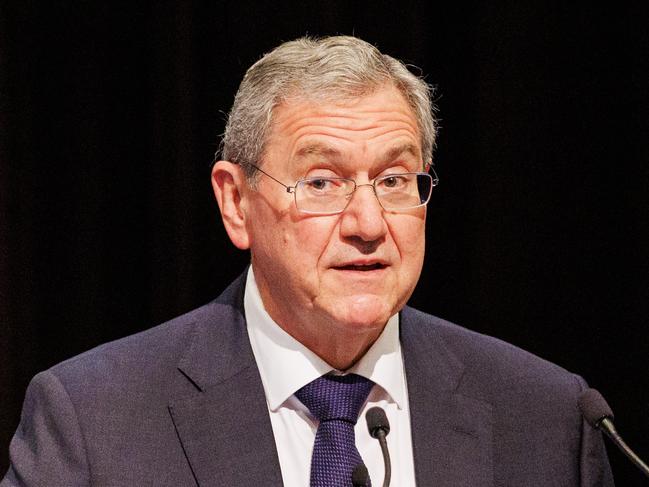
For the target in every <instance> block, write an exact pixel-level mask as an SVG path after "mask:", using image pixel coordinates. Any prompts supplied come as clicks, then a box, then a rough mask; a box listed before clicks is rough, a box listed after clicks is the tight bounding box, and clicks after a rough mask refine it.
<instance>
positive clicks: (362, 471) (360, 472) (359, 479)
mask: <svg viewBox="0 0 649 487" xmlns="http://www.w3.org/2000/svg"><path fill="white" fill-rule="evenodd" d="M369 479H370V474H369V472H368V471H367V467H366V466H365V465H364V464H362V463H359V464H358V465H356V466H355V467H354V471H353V472H352V485H353V486H354V487H366V486H367V481H368V480H369Z"/></svg>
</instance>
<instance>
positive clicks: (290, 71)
mask: <svg viewBox="0 0 649 487" xmlns="http://www.w3.org/2000/svg"><path fill="white" fill-rule="evenodd" d="M385 85H392V86H394V87H396V88H397V89H398V90H399V91H400V92H401V93H402V95H403V96H404V98H405V99H406V101H407V102H408V104H409V106H410V108H411V109H412V111H413V113H414V115H415V118H416V119H417V124H418V128H419V133H420V134H421V147H422V156H423V158H424V161H425V162H429V161H431V160H432V155H433V149H434V147H435V135H436V132H437V126H436V120H435V116H434V111H435V107H434V105H433V102H432V100H431V97H432V88H431V87H430V86H429V85H428V84H427V83H426V82H425V81H424V80H423V79H422V78H420V77H418V76H416V75H414V74H413V73H411V72H410V71H409V70H408V68H407V67H406V66H405V65H404V64H403V63H402V62H401V61H399V60H397V59H395V58H393V57H391V56H388V55H387V54H382V53H381V52H380V51H379V50H378V49H377V48H376V47H374V46H373V45H371V44H369V43H367V42H365V41H363V40H361V39H358V38H356V37H350V36H332V37H324V38H321V39H313V38H309V37H303V38H300V39H296V40H294V41H290V42H285V43H283V44H281V45H280V46H278V47H276V48H275V49H274V50H272V51H271V52H269V53H267V54H265V55H264V56H263V57H262V58H261V59H260V60H259V61H257V62H256V63H255V64H253V65H252V66H251V67H250V68H249V69H248V71H247V72H246V74H245V76H244V77H243V80H242V81H241V85H240V86H239V90H238V91H237V94H236V96H235V98H234V104H233V105H232V109H231V110H230V114H229V116H228V121H227V124H226V127H225V133H224V134H223V138H222V140H221V147H220V151H221V158H222V159H224V160H228V161H231V162H236V163H239V164H242V165H243V169H244V171H245V174H246V178H247V180H248V182H249V183H250V184H254V182H255V177H254V174H255V169H254V168H253V167H251V166H249V164H256V165H259V164H261V159H262V156H263V153H264V148H265V143H266V140H267V137H268V134H269V130H270V127H271V123H272V119H273V110H274V109H275V107H277V106H278V105H280V104H281V103H282V102H284V101H286V100H288V99H299V100H322V101H327V100H341V99H343V100H344V99H351V98H354V97H358V96H363V95H368V94H371V93H372V92H373V91H374V90H376V89H378V88H380V87H382V86H385Z"/></svg>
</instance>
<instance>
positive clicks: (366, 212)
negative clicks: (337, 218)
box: [340, 184, 387, 242]
mask: <svg viewBox="0 0 649 487" xmlns="http://www.w3.org/2000/svg"><path fill="white" fill-rule="evenodd" d="M340 232H341V234H342V236H343V237H347V238H354V237H355V238H360V239H361V240H363V241H365V242H372V241H376V240H379V239H381V238H382V237H383V236H385V233H386V232H387V224H386V222H385V219H384V218H383V207H382V206H381V204H380V203H379V200H378V199H377V197H376V194H375V193H374V188H373V187H372V185H371V184H359V185H357V186H356V191H355V192H354V193H353V194H352V196H351V200H350V202H349V204H348V205H347V208H345V211H343V213H342V218H341V223H340Z"/></svg>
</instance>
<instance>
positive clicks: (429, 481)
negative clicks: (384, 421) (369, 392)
mask: <svg viewBox="0 0 649 487" xmlns="http://www.w3.org/2000/svg"><path fill="white" fill-rule="evenodd" d="M244 284H245V276H242V277H240V278H239V279H238V280H237V281H235V282H234V283H233V284H232V285H231V286H230V287H229V288H228V289H227V290H226V291H225V292H224V293H223V294H222V295H221V296H219V297H218V298H217V299H216V300H215V301H213V302H211V303H210V304H207V305H205V306H203V307H201V308H199V309H197V310H195V311H193V312H191V313H188V314H186V315H184V316H181V317H179V318H176V319H174V320H172V321H170V322H168V323H165V324H163V325H160V326H158V327H156V328H152V329H150V330H148V331H145V332H143V333H140V334H137V335H133V336H130V337H127V338H124V339H121V340H118V341H116V342H112V343H108V344H105V345H103V346H100V347H98V348H96V349H94V350H91V351H89V352H86V353H84V354H82V355H79V356H77V357H75V358H72V359H70V360H67V361H66V362H63V363H61V364H59V365H57V366H55V367H53V368H51V369H50V370H47V371H45V372H42V373H40V374H38V375H37V376H36V377H35V378H34V379H33V380H32V382H31V384H30V386H29V388H28V391H27V394H26V398H25V403H24V407H23V412H22V418H21V422H20V425H19V427H18V430H17V431H16V434H15V436H14V438H13V440H12V442H11V446H10V458H11V466H10V468H9V471H8V472H7V474H6V476H5V478H4V479H3V481H2V482H1V483H0V486H1V487H9V486H85V485H96V486H193V485H200V486H251V485H254V486H275V485H281V484H282V477H281V472H280V467H279V462H278V458H277V452H276V449H275V443H274V439H273V433H272V429H271V424H270V419H269V416H268V411H267V406H266V401H265V398H264V392H263V388H262V384H261V380H260V377H259V373H258V370H257V367H256V363H255V360H254V357H253V354H252V351H251V349H250V344H249V341H248V336H247V332H246V323H245V317H244V314H243V290H244ZM401 342H402V347H403V354H404V360H405V368H406V376H407V384H408V394H409V398H410V413H411V420H412V440H413V451H414V459H415V472H416V477H417V483H418V485H419V486H439V487H442V486H448V487H451V486H452V487H462V486H545V487H547V486H582V487H585V486H610V485H613V480H612V476H611V472H610V468H609V465H608V461H607V459H606V453H605V450H604V447H603V443H602V438H601V436H600V434H599V433H597V432H594V431H593V430H592V429H591V428H590V427H588V426H587V425H585V424H584V423H583V421H582V419H581V417H580V414H579V411H578V409H577V406H576V403H577V397H578V395H579V393H580V391H582V390H583V389H584V388H585V387H586V385H585V383H584V381H583V380H582V379H581V378H579V377H578V376H575V375H573V374H570V373H569V372H567V371H565V370H563V369H561V368H559V367H557V366H555V365H553V364H550V363H548V362H545V361H543V360H541V359H539V358H537V357H535V356H533V355H531V354H529V353H526V352H524V351H522V350H520V349H518V348H516V347H514V346H512V345H508V344H506V343H504V342H501V341H499V340H496V339H494V338H489V337H486V336H483V335H479V334H477V333H473V332H471V331H468V330H466V329H464V328H461V327H458V326H456V325H453V324H451V323H448V322H446V321H443V320H441V319H438V318H435V317H433V316H430V315H427V314H424V313H421V312H419V311H416V310H414V309H412V308H408V307H406V308H405V309H404V310H403V311H402V313H401ZM375 483H378V479H377V480H375ZM398 487H402V486H398Z"/></svg>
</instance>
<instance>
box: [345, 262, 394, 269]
mask: <svg viewBox="0 0 649 487" xmlns="http://www.w3.org/2000/svg"><path fill="white" fill-rule="evenodd" d="M386 267H387V266H386V265H385V264H380V263H376V264H367V265H363V264H350V265H343V266H339V267H336V269H337V270H340V271H375V270H378V269H385V268H386Z"/></svg>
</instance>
